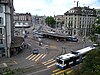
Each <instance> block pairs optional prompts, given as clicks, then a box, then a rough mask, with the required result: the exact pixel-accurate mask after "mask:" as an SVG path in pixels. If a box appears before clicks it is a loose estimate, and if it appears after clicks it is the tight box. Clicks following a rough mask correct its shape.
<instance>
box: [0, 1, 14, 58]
mask: <svg viewBox="0 0 100 75" xmlns="http://www.w3.org/2000/svg"><path fill="white" fill-rule="evenodd" d="M13 11H14V7H13V0H0V57H2V56H6V57H10V46H11V42H12V40H14V25H13Z"/></svg>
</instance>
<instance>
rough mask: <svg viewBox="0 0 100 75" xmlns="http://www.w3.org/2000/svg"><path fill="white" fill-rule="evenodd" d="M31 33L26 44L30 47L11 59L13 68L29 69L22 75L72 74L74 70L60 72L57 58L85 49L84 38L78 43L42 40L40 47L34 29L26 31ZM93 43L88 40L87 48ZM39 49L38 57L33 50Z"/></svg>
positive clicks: (80, 38) (26, 39)
mask: <svg viewBox="0 0 100 75" xmlns="http://www.w3.org/2000/svg"><path fill="white" fill-rule="evenodd" d="M26 30H27V31H29V34H28V37H27V38H25V42H26V43H27V44H28V45H29V47H28V48H27V49H24V50H23V51H22V52H21V53H20V54H18V55H16V56H14V57H12V58H10V60H12V61H13V62H14V64H13V65H11V66H9V67H11V68H26V67H27V68H28V67H30V68H28V69H26V71H25V72H24V73H23V74H21V75H51V74H52V75H54V74H57V75H59V74H62V73H63V72H70V71H71V70H72V69H70V70H69V69H66V70H64V71H63V70H60V69H58V68H57V67H56V66H55V63H56V61H55V57H56V56H58V55H61V54H66V53H69V52H71V51H75V50H78V49H81V48H83V42H82V37H79V41H78V42H68V41H56V40H53V39H48V38H41V42H42V43H43V44H42V46H39V40H38V39H37V38H34V37H33V34H32V28H28V29H26ZM90 45H92V43H91V42H90V41H89V40H87V42H86V44H85V46H90ZM36 48H38V49H39V54H38V55H33V54H32V50H33V49H36Z"/></svg>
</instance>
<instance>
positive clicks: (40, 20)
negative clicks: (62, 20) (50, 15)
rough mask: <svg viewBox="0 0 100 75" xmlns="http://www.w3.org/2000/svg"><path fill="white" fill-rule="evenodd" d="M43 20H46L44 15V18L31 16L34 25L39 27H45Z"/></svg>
mask: <svg viewBox="0 0 100 75" xmlns="http://www.w3.org/2000/svg"><path fill="white" fill-rule="evenodd" d="M45 19H46V16H45V15H44V16H38V15H35V16H33V22H34V24H35V25H39V24H42V25H46V23H45Z"/></svg>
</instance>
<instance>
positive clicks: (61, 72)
mask: <svg viewBox="0 0 100 75" xmlns="http://www.w3.org/2000/svg"><path fill="white" fill-rule="evenodd" d="M67 70H70V68H68V69H65V70H61V71H59V72H57V73H55V74H56V75H58V74H60V73H63V72H65V71H67Z"/></svg>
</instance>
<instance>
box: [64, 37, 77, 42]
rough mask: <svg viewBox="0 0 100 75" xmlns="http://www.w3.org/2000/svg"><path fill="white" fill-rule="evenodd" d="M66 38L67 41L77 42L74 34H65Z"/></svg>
mask: <svg viewBox="0 0 100 75" xmlns="http://www.w3.org/2000/svg"><path fill="white" fill-rule="evenodd" d="M66 40H67V41H72V42H77V41H78V38H77V37H75V36H67V37H66Z"/></svg>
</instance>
